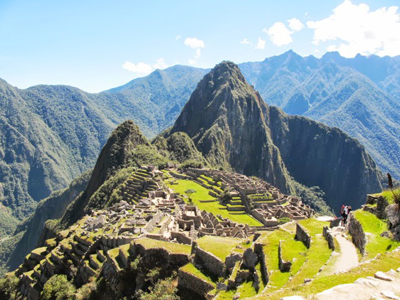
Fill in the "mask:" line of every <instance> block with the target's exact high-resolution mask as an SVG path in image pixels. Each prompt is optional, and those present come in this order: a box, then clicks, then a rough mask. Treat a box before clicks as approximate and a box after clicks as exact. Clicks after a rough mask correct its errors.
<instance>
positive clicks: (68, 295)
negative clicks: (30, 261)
mask: <svg viewBox="0 0 400 300" xmlns="http://www.w3.org/2000/svg"><path fill="white" fill-rule="evenodd" d="M75 291H76V289H75V286H74V285H73V284H72V283H71V282H69V281H68V279H67V276H66V275H54V276H52V277H51V278H50V279H49V280H48V281H47V282H46V283H45V285H44V287H43V291H42V293H41V294H40V296H41V297H40V299H43V300H69V299H74V294H75Z"/></svg>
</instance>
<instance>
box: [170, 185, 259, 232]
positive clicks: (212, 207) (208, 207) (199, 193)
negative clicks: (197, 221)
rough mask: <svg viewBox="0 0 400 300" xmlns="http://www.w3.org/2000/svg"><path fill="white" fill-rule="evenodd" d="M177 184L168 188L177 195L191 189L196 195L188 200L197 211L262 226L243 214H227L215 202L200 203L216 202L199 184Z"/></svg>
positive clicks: (223, 207)
mask: <svg viewBox="0 0 400 300" xmlns="http://www.w3.org/2000/svg"><path fill="white" fill-rule="evenodd" d="M176 183H177V184H174V185H171V184H170V183H168V186H169V187H170V188H171V189H172V190H174V191H175V192H177V193H180V194H181V195H185V191H186V190H188V189H193V190H195V191H196V193H194V194H192V195H191V196H190V198H191V199H192V202H193V204H194V205H196V206H197V207H198V208H199V209H201V210H205V211H207V212H211V213H212V214H214V215H215V216H217V215H221V216H222V217H223V218H228V219H230V220H232V221H234V222H237V223H240V224H248V225H250V226H262V224H261V223H260V222H258V221H257V220H256V219H254V218H253V217H252V216H249V215H248V214H246V213H245V212H243V213H238V212H229V211H227V210H226V206H223V205H221V204H219V202H218V201H215V202H207V203H201V202H200V200H217V199H216V198H215V197H213V196H211V195H209V194H208V189H206V188H205V187H203V186H201V185H200V184H198V183H196V182H194V181H191V180H185V179H178V180H176ZM184 200H185V201H186V202H187V203H188V202H189V200H188V199H187V198H184Z"/></svg>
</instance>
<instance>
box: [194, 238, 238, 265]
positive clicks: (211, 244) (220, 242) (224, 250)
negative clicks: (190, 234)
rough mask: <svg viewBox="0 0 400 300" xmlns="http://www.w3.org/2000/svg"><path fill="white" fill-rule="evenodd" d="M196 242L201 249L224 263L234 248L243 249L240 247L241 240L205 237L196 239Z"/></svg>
mask: <svg viewBox="0 0 400 300" xmlns="http://www.w3.org/2000/svg"><path fill="white" fill-rule="evenodd" d="M196 242H197V244H198V246H199V247H200V248H201V249H203V250H205V251H207V252H210V253H212V254H214V255H215V256H216V257H218V258H219V259H221V261H223V262H224V261H225V258H226V257H227V256H229V254H230V253H231V251H232V250H233V249H235V248H236V246H239V247H242V246H243V247H245V246H244V245H242V243H243V240H242V239H237V238H226V237H219V236H209V235H206V236H203V237H202V238H200V239H198V240H197V241H196Z"/></svg>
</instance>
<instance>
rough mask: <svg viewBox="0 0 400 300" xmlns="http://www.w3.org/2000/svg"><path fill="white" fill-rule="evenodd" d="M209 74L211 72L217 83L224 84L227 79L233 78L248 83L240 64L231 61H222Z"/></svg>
mask: <svg viewBox="0 0 400 300" xmlns="http://www.w3.org/2000/svg"><path fill="white" fill-rule="evenodd" d="M209 74H211V76H212V77H213V79H214V82H215V83H216V84H223V83H225V82H227V81H231V80H232V79H236V80H239V81H241V82H243V83H246V79H245V78H244V76H243V74H242V72H241V71H240V69H239V67H238V65H236V64H235V63H233V62H231V61H226V60H225V61H222V62H221V63H219V64H217V65H216V66H215V67H214V68H213V69H212V70H211V72H210V73H209Z"/></svg>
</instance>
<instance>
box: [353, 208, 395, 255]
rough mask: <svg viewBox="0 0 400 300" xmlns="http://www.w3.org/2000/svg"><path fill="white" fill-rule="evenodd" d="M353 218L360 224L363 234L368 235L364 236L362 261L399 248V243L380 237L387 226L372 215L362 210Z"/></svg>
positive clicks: (357, 211)
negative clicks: (365, 240) (364, 251)
mask: <svg viewBox="0 0 400 300" xmlns="http://www.w3.org/2000/svg"><path fill="white" fill-rule="evenodd" d="M354 216H355V217H356V219H357V220H358V221H359V222H360V223H361V225H362V227H363V229H364V232H366V233H370V234H366V238H367V244H366V245H365V250H366V253H365V255H364V257H363V260H368V259H370V258H374V257H375V256H376V255H377V254H378V253H385V252H386V251H391V250H393V249H395V248H397V247H398V246H400V242H396V241H393V240H391V239H389V238H386V237H381V236H380V234H381V233H382V232H383V231H386V230H387V229H388V228H387V224H386V222H384V221H382V220H380V219H378V218H377V217H376V216H375V215H374V214H371V213H370V212H367V211H363V210H356V211H355V212H354Z"/></svg>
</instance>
